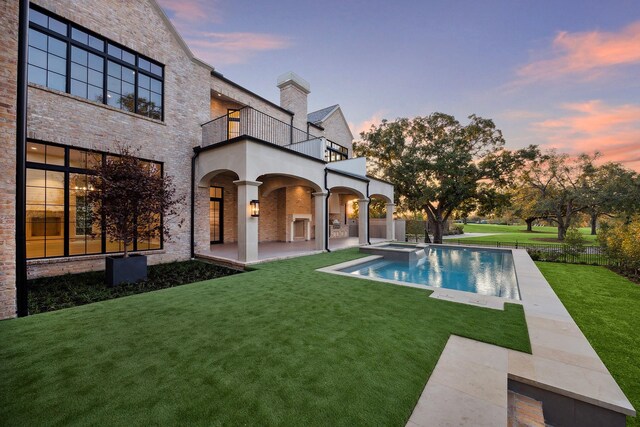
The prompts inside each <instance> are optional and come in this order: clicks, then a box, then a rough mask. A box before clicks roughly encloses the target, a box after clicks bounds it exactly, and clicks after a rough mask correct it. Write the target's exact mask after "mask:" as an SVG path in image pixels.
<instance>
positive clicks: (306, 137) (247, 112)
mask: <svg viewBox="0 0 640 427" xmlns="http://www.w3.org/2000/svg"><path fill="white" fill-rule="evenodd" d="M239 136H250V137H253V138H257V139H260V140H261V141H265V142H268V143H270V144H274V145H278V146H280V147H284V148H287V149H290V150H292V151H296V152H298V153H302V154H304V155H307V156H311V157H314V158H317V159H320V160H327V161H337V160H344V159H346V158H347V155H348V150H347V148H346V147H343V146H342V145H340V144H337V143H335V142H333V141H328V140H326V139H325V138H322V137H320V136H317V135H314V134H312V133H310V132H308V131H305V130H302V129H298V128H296V127H295V126H292V125H291V124H290V123H286V122H283V121H282V120H280V119H277V118H275V117H272V116H270V115H268V114H265V113H263V112H262V111H258V110H256V109H254V108H251V107H243V108H241V109H239V110H236V111H230V112H229V113H228V114H225V115H224V116H221V117H218V118H215V119H213V120H210V121H208V122H206V123H204V124H203V125H202V146H203V147H205V146H208V145H213V144H219V143H221V142H224V141H227V140H230V139H233V138H236V137H239ZM331 153H338V154H339V155H333V156H331V155H330V154H331ZM329 159H332V160H329Z"/></svg>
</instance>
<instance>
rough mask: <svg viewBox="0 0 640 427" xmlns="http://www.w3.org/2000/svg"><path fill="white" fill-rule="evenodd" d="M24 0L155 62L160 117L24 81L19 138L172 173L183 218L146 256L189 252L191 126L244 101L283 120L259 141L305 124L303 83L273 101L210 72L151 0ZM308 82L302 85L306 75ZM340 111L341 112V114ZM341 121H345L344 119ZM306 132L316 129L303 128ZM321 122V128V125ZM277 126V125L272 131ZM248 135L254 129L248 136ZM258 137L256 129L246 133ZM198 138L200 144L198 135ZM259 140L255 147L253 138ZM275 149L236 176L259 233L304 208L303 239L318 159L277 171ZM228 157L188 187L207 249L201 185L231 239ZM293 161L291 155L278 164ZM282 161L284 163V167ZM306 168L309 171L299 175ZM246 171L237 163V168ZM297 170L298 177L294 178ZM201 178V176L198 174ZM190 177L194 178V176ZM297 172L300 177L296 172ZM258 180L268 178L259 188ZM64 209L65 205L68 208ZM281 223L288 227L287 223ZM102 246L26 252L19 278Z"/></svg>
mask: <svg viewBox="0 0 640 427" xmlns="http://www.w3.org/2000/svg"><path fill="white" fill-rule="evenodd" d="M32 3H33V4H37V5H38V6H40V7H42V8H44V9H46V10H48V11H50V12H52V13H54V14H57V15H59V16H61V17H63V18H65V19H67V20H69V21H70V22H72V23H74V24H76V25H79V26H82V27H85V28H87V29H89V30H91V31H93V32H95V33H97V34H99V35H101V36H103V37H105V38H107V39H109V40H111V41H114V42H116V43H119V44H121V45H123V46H125V47H127V48H129V49H131V50H133V51H136V52H138V53H140V54H142V55H144V56H146V57H149V58H151V59H153V60H154V61H157V62H159V63H162V64H164V66H165V67H164V120H163V121H160V120H155V119H150V118H147V117H143V116H140V115H137V114H134V113H129V112H125V111H122V110H119V109H116V108H113V107H110V106H107V105H104V104H101V103H97V102H93V101H89V100H86V99H83V98H80V97H77V96H73V95H70V94H67V93H63V92H59V91H56V90H53V89H50V88H47V87H43V86H39V85H35V84H29V88H28V97H29V99H28V109H27V137H28V138H29V139H33V140H37V141H42V142H45V143H46V142H49V143H57V144H63V145H66V146H71V147H78V148H84V149H91V150H97V151H102V152H107V153H108V152H114V151H116V150H117V149H118V147H119V146H120V145H123V144H124V145H129V146H131V147H132V148H133V149H135V150H138V153H139V156H140V157H143V158H145V159H148V160H152V161H157V162H162V163H163V167H164V172H165V174H166V175H168V176H172V177H173V180H174V183H175V185H176V189H177V193H178V196H182V197H184V200H185V202H184V204H183V205H182V206H183V208H182V210H181V212H180V216H181V218H182V219H183V220H184V222H183V226H182V227H181V228H178V226H177V225H176V224H177V222H179V221H173V222H172V224H173V225H172V230H171V235H172V239H171V240H168V241H166V240H165V242H164V248H163V249H162V250H156V251H147V252H145V253H146V254H147V255H148V256H149V258H148V261H149V263H150V264H156V263H163V262H169V261H174V260H186V259H188V258H189V257H190V255H191V248H190V243H191V233H190V228H191V227H190V226H191V224H190V220H191V211H190V203H189V202H190V199H191V194H190V190H191V182H190V181H191V161H192V156H193V154H194V152H193V148H194V147H197V146H200V145H201V144H202V143H203V135H204V134H205V132H203V128H202V127H201V125H202V124H203V123H205V122H207V121H209V120H211V119H212V118H216V117H219V116H221V115H224V114H226V113H227V110H228V109H230V108H238V107H242V106H250V107H252V108H253V109H255V111H256V113H255V116H252V117H256V118H260V119H262V120H267V121H266V122H265V123H271V122H269V121H268V120H271V119H269V118H268V117H267V118H266V119H265V115H268V116H271V117H273V118H275V119H277V120H275V121H273V123H277V122H278V121H280V122H282V123H283V124H285V127H282V126H279V127H278V130H277V131H276V132H271V131H270V130H267V131H269V132H270V133H269V138H271V139H275V141H269V142H271V143H276V144H280V145H285V144H282V143H280V140H282V141H288V140H289V138H290V131H289V129H288V128H286V125H288V124H289V123H291V120H292V114H293V113H295V114H294V115H293V120H294V125H295V126H296V127H298V128H300V129H306V128H307V122H306V119H307V115H306V114H307V94H308V90H306V93H305V90H302V89H304V87H298V86H297V85H290V84H285V85H282V86H280V87H281V89H282V91H281V105H282V107H279V106H277V105H276V104H273V103H271V102H269V101H267V100H266V99H264V98H261V97H260V96H258V95H255V94H253V93H251V92H250V91H248V90H246V89H244V88H241V87H239V86H238V85H236V84H234V83H233V82H231V81H229V80H227V79H226V78H223V77H221V75H219V74H217V73H215V72H214V73H212V68H211V67H209V66H207V65H206V64H203V63H202V62H200V61H199V60H197V59H195V58H193V56H192V54H191V52H190V51H189V50H188V48H187V47H186V45H185V44H184V42H183V41H182V39H181V38H180V37H179V36H178V35H177V34H176V33H175V30H174V29H173V27H172V26H171V25H170V24H169V23H168V21H167V18H166V16H165V15H164V13H163V12H162V11H161V9H160V8H159V6H158V5H157V3H156V2H155V1H154V0H139V1H135V2H123V1H122V0H102V1H82V2H78V1H75V0H33V1H32ZM0 5H1V6H2V8H3V12H2V16H1V17H0V24H2V28H3V32H2V35H1V36H0V47H1V52H0V65H1V67H0V76H2V80H1V81H0V98H1V99H0V144H2V145H1V148H2V153H3V156H2V157H1V158H0V167H1V168H2V172H3V173H2V176H0V319H3V318H9V317H13V316H15V311H16V289H15V190H16V183H15V172H16V169H15V163H16V162H15V152H16V146H15V140H16V133H15V125H16V89H17V87H16V85H17V69H16V63H17V51H18V43H17V42H18V41H17V37H18V36H17V35H18V2H17V1H15V0H11V1H10V0H0ZM306 85H307V86H308V84H306ZM341 117H342V116H341ZM345 124H346V122H345V121H344V118H342V122H336V125H335V127H334V126H333V125H332V124H331V123H329V124H328V127H327V131H328V132H329V133H330V134H331V135H332V136H333V138H332V137H330V139H334V140H335V141H336V142H338V143H340V144H343V145H345V146H348V147H349V148H351V145H350V140H349V144H346V143H345V141H346V139H345V138H346V134H345V132H344V129H342V130H341V128H340V126H341V125H345ZM347 129H348V128H347ZM311 130H312V133H316V134H318V133H319V132H317V129H315V128H313V127H312V129H311ZM327 131H325V132H327ZM280 133H283V134H282V135H280ZM254 136H256V135H254ZM256 137H260V135H258V136H256ZM205 145H206V144H205ZM261 149H264V147H261ZM280 155H281V152H280V151H273V152H270V153H268V154H265V157H269V158H270V160H262V159H263V157H261V161H265V162H267V161H268V162H269V165H270V166H275V168H274V169H270V170H268V171H265V172H262V173H264V174H265V175H264V176H261V177H257V176H255V175H259V174H258V173H255V175H253V176H246V177H243V179H249V180H256V179H257V180H258V181H261V182H263V181H264V185H263V186H261V187H259V188H258V198H259V199H260V202H261V215H260V219H259V229H258V240H259V241H285V240H287V237H288V235H289V234H290V228H288V227H290V224H291V216H292V215H293V214H303V215H311V238H313V236H314V232H315V225H316V224H315V220H314V216H315V214H316V212H315V208H314V205H315V200H314V198H313V197H312V195H311V193H312V192H313V191H320V188H321V180H322V178H321V177H322V174H321V173H320V171H321V170H323V165H322V164H321V163H319V164H318V168H319V170H316V169H315V164H314V168H312V169H313V170H310V169H301V170H296V171H294V172H289V173H286V172H284V171H283V170H281V167H280V166H284V165H280V166H279V163H278V162H279V161H280ZM238 160H239V159H238V158H231V157H230V158H229V159H228V160H225V161H224V162H223V164H222V165H221V167H220V168H219V169H218V168H215V170H216V171H225V170H226V172H223V173H222V174H218V175H215V176H214V172H213V170H208V171H205V173H209V174H210V176H212V178H211V179H210V180H208V181H207V180H204V179H203V180H201V181H199V182H197V183H196V184H197V185H196V187H195V221H194V229H195V233H196V235H195V241H196V247H195V251H196V253H206V252H208V251H209V249H210V246H209V241H210V225H209V188H208V187H207V185H209V184H210V185H219V186H222V187H223V188H224V220H223V228H224V242H225V243H233V242H237V239H238V191H237V187H236V185H235V184H234V183H233V181H234V180H237V179H238V176H237V175H236V174H235V173H234V172H230V171H232V170H233V168H234V167H236V166H237V164H239V163H241V162H238ZM287 166H289V167H294V168H295V167H298V168H300V166H299V165H298V164H297V163H295V162H294V163H291V162H289V164H288V165H287ZM285 169H286V168H285ZM309 171H311V172H312V173H310V175H309V176H310V177H311V178H308V177H305V176H306V175H305V174H307V172H309ZM249 174H250V173H248V172H246V171H245V175H249ZM295 176H300V177H302V178H304V179H298V178H295ZM200 178H201V177H200ZM200 178H198V179H199V180H200ZM305 180H306V181H305ZM267 185H271V187H270V188H269V189H267V188H266V186H267ZM69 217H70V218H72V213H71V212H70V213H69ZM288 230H289V231H288ZM104 258H105V255H86V256H73V257H66V258H64V257H61V258H47V259H31V260H28V261H27V266H28V270H27V274H28V277H29V278H35V277H41V276H54V275H60V274H65V273H79V272H83V271H90V270H102V269H104Z"/></svg>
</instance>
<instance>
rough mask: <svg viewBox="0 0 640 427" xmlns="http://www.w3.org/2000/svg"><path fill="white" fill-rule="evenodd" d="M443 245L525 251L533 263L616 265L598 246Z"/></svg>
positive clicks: (457, 241)
mask: <svg viewBox="0 0 640 427" xmlns="http://www.w3.org/2000/svg"><path fill="white" fill-rule="evenodd" d="M442 244H444V245H460V246H483V247H493V248H510V249H526V250H527V252H528V253H529V255H530V256H531V258H533V259H534V260H535V261H553V262H566V263H571V264H592V265H603V266H615V265H617V264H616V263H615V262H614V261H613V260H612V259H611V258H610V257H609V256H607V255H606V254H605V253H604V251H603V250H602V248H601V247H599V246H583V247H582V248H580V249H579V250H577V249H576V248H573V247H572V246H571V245H567V244H563V243H519V242H491V241H482V240H474V239H468V240H467V239H464V240H462V239H444V240H443V241H442Z"/></svg>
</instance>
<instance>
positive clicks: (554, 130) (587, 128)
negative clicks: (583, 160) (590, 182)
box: [532, 100, 640, 171]
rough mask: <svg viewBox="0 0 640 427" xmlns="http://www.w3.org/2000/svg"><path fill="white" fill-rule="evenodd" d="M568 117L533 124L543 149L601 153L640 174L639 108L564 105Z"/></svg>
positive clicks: (597, 101) (594, 104) (605, 158)
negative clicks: (541, 141)
mask: <svg viewBox="0 0 640 427" xmlns="http://www.w3.org/2000/svg"><path fill="white" fill-rule="evenodd" d="M562 108H563V109H564V110H565V111H566V112H567V114H566V115H564V116H560V117H556V118H553V119H548V120H542V121H539V122H536V123H533V125H532V130H533V131H534V132H535V133H536V134H537V135H538V136H539V137H540V138H541V139H542V140H543V141H544V142H543V145H544V146H545V147H549V148H557V149H559V150H561V151H565V152H568V153H569V154H578V153H583V152H586V153H593V152H594V151H600V152H601V153H602V154H603V157H602V160H603V161H616V162H620V163H623V164H625V166H627V167H629V168H632V169H635V170H637V171H640V105H633V104H625V105H613V106H612V105H607V104H605V103H603V102H602V101H599V100H593V101H588V102H583V103H571V104H565V105H563V106H562Z"/></svg>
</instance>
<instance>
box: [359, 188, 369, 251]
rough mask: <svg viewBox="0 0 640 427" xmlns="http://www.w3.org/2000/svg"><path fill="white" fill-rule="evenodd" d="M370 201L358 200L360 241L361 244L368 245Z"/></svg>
mask: <svg viewBox="0 0 640 427" xmlns="http://www.w3.org/2000/svg"><path fill="white" fill-rule="evenodd" d="M368 224H369V199H359V200H358V240H359V242H358V243H359V244H361V245H366V244H367V243H368V242H367V237H368V235H367V232H368V231H369V227H368Z"/></svg>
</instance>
